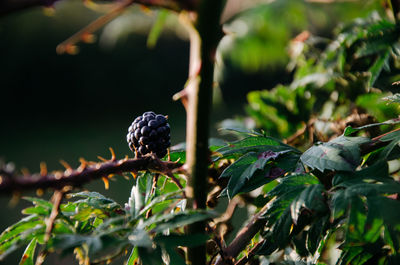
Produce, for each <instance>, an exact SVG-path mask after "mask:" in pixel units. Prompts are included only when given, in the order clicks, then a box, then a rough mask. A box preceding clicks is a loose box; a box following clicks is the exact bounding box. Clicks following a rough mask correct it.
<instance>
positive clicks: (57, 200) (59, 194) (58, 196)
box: [35, 189, 66, 265]
mask: <svg viewBox="0 0 400 265" xmlns="http://www.w3.org/2000/svg"><path fill="white" fill-rule="evenodd" d="M65 192H66V190H64V189H63V190H55V191H54V194H53V197H52V198H51V200H52V203H53V208H52V210H51V214H50V216H49V218H47V219H46V232H45V235H44V242H45V244H44V245H46V244H47V242H48V241H49V239H50V237H51V232H52V231H53V227H54V222H55V221H56V218H57V216H58V213H59V210H60V205H61V201H62V199H63V198H64V194H65ZM47 254H48V251H47V250H46V247H45V246H44V247H43V249H42V250H41V251H40V253H39V255H38V258H37V259H36V263H35V265H42V264H43V262H44V260H45V258H46V256H47Z"/></svg>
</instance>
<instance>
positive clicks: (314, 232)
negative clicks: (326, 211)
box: [307, 215, 329, 254]
mask: <svg viewBox="0 0 400 265" xmlns="http://www.w3.org/2000/svg"><path fill="white" fill-rule="evenodd" d="M328 228H329V215H324V216H323V217H320V218H318V219H317V220H316V221H315V222H314V223H313V224H312V225H311V226H310V229H309V230H308V233H307V235H308V237H307V249H308V251H310V253H311V254H315V252H316V251H317V250H318V246H319V244H320V242H321V240H322V239H323V238H324V236H325V234H326V230H327V229H328Z"/></svg>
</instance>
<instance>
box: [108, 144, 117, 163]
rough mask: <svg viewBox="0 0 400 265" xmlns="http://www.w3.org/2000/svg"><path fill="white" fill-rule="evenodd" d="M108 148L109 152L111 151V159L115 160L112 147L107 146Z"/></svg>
mask: <svg viewBox="0 0 400 265" xmlns="http://www.w3.org/2000/svg"><path fill="white" fill-rule="evenodd" d="M108 149H109V150H110V153H111V161H115V160H117V158H116V156H115V152H114V149H113V148H112V147H109V148H108Z"/></svg>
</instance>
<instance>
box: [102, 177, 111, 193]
mask: <svg viewBox="0 0 400 265" xmlns="http://www.w3.org/2000/svg"><path fill="white" fill-rule="evenodd" d="M102 180H103V182H104V188H105V189H106V190H108V188H109V187H110V182H109V181H108V178H107V177H102Z"/></svg>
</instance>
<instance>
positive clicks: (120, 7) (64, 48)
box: [56, 0, 135, 54]
mask: <svg viewBox="0 0 400 265" xmlns="http://www.w3.org/2000/svg"><path fill="white" fill-rule="evenodd" d="M134 2H135V1H134V0H125V1H123V2H121V3H118V4H116V6H115V7H114V8H113V9H112V10H111V11H110V12H108V13H107V14H105V15H103V16H101V17H99V18H98V19H96V20H94V21H93V22H91V23H90V24H89V25H87V26H86V27H84V28H82V29H81V30H79V31H78V32H77V33H75V34H74V35H72V36H71V37H69V38H68V39H66V40H65V41H63V42H62V43H60V44H59V45H58V46H57V48H56V51H57V53H58V54H62V53H65V52H67V53H73V51H71V49H73V47H74V45H75V44H76V43H77V42H79V41H81V40H82V39H84V38H85V37H84V36H86V35H88V34H91V33H93V32H95V31H96V30H98V29H99V28H101V27H102V26H104V25H105V24H106V23H108V22H109V21H111V20H113V19H114V18H116V17H117V16H118V15H120V14H121V13H122V12H123V11H124V10H125V9H126V8H127V7H128V6H130V5H132V4H133V3H134ZM73 50H74V49H73Z"/></svg>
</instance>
